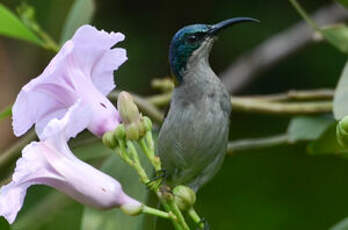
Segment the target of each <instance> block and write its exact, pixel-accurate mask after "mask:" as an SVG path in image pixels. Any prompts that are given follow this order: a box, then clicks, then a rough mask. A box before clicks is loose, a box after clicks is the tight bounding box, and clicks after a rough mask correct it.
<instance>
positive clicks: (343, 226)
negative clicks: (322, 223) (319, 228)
mask: <svg viewBox="0 0 348 230" xmlns="http://www.w3.org/2000/svg"><path fill="white" fill-rule="evenodd" d="M330 230H348V218H344V219H343V220H341V221H340V222H338V223H337V224H335V225H334V226H332V227H331V228H330Z"/></svg>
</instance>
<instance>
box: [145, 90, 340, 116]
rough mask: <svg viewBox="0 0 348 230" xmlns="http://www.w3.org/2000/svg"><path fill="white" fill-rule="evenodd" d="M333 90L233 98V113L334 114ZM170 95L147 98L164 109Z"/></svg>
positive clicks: (149, 101)
mask: <svg viewBox="0 0 348 230" xmlns="http://www.w3.org/2000/svg"><path fill="white" fill-rule="evenodd" d="M332 96H333V91H332V90H308V91H294V90H293V91H289V92H288V93H284V94H275V95H266V96H241V97H237V96H232V97H231V104H232V111H233V112H247V113H261V114H274V115H306V114H307V115H308V114H321V113H330V112H332V102H331V100H330V99H332ZM170 97H171V94H170V93H166V94H160V95H156V96H152V97H148V98H146V101H147V102H148V103H151V104H152V105H154V106H157V107H163V106H165V105H168V103H169V102H170ZM318 99H324V101H315V102H282V101H288V100H318Z"/></svg>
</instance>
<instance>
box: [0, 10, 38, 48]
mask: <svg viewBox="0 0 348 230" xmlns="http://www.w3.org/2000/svg"><path fill="white" fill-rule="evenodd" d="M0 34H1V35H5V36H8V37H12V38H17V39H21V40H25V41H29V42H32V43H34V44H37V45H42V44H43V43H42V41H41V40H40V39H39V38H38V37H37V36H36V35H35V34H34V33H33V32H31V30H29V29H28V28H27V27H26V26H25V25H24V24H23V23H22V22H21V20H19V19H18V17H17V16H16V15H14V14H13V13H12V12H11V11H10V10H8V9H7V8H6V7H5V6H4V5H2V4H0Z"/></svg>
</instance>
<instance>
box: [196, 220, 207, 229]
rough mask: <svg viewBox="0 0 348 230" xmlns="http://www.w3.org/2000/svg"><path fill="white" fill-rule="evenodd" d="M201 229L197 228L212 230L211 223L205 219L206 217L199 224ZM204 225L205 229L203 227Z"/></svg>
mask: <svg viewBox="0 0 348 230" xmlns="http://www.w3.org/2000/svg"><path fill="white" fill-rule="evenodd" d="M197 225H198V226H199V227H198V228H197V230H201V229H203V230H210V226H209V223H208V221H207V219H205V218H204V217H202V218H201V220H200V221H199V222H198V224H197ZM202 225H203V228H202V227H201V226H202Z"/></svg>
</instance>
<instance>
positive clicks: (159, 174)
mask: <svg viewBox="0 0 348 230" xmlns="http://www.w3.org/2000/svg"><path fill="white" fill-rule="evenodd" d="M167 178H168V172H167V170H165V169H161V170H158V171H156V173H155V176H154V177H153V178H151V179H150V180H149V181H148V182H147V183H146V186H147V187H152V186H155V187H158V186H160V185H161V184H162V179H163V180H166V179H167Z"/></svg>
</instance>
